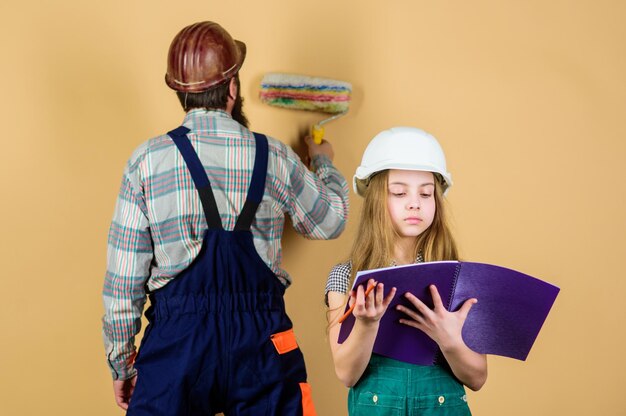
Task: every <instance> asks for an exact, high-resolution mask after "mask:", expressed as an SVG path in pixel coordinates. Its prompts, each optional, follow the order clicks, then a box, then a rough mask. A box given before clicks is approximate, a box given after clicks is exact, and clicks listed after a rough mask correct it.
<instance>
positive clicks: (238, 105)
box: [231, 88, 250, 128]
mask: <svg viewBox="0 0 626 416" xmlns="http://www.w3.org/2000/svg"><path fill="white" fill-rule="evenodd" d="M231 115H232V117H233V120H235V121H237V122H238V123H239V124H241V125H242V126H244V127H245V128H248V126H249V124H250V123H249V122H248V118H247V117H246V115H245V114H244V112H243V97H242V96H241V94H240V93H239V88H237V97H236V98H235V105H234V106H233V111H232V113H231Z"/></svg>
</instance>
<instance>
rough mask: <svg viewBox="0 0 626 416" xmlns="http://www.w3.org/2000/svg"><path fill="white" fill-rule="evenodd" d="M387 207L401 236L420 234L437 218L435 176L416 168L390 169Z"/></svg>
mask: <svg viewBox="0 0 626 416" xmlns="http://www.w3.org/2000/svg"><path fill="white" fill-rule="evenodd" d="M387 189H388V196H387V206H388V208H389V214H390V216H391V222H392V224H393V227H394V229H395V231H396V232H397V233H398V235H399V236H400V237H401V238H409V237H417V236H418V235H420V234H421V233H423V232H424V231H425V230H426V229H428V227H430V225H431V224H432V223H433V219H434V217H435V211H436V204H435V195H434V194H435V176H434V175H433V173H432V172H424V171H416V170H397V169H391V170H390V171H389V178H388V180H387Z"/></svg>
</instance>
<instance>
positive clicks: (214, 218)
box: [167, 126, 222, 229]
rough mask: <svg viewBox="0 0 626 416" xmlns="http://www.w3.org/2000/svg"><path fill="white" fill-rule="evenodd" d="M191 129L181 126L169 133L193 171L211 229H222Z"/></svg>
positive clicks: (192, 175) (209, 183)
mask: <svg viewBox="0 0 626 416" xmlns="http://www.w3.org/2000/svg"><path fill="white" fill-rule="evenodd" d="M189 131H190V130H189V129H188V128H187V127H184V126H180V127H178V128H176V129H174V130H172V131H170V132H169V133H167V134H168V135H169V136H170V137H171V138H172V140H174V143H175V144H176V147H178V150H179V151H180V153H181V154H182V156H183V159H184V160H185V163H186V164H187V168H188V169H189V172H190V173H191V178H192V179H193V182H194V184H195V185H196V189H197V190H198V194H199V195H200V201H201V202H202V208H203V209H204V216H205V218H206V222H207V224H208V226H209V229H221V228H222V220H221V218H220V213H219V211H218V210H217V203H216V202H215V196H214V195H213V191H212V190H211V182H209V177H208V176H207V174H206V171H205V170H204V165H202V162H201V161H200V158H198V154H197V153H196V151H195V150H194V148H193V146H192V145H191V142H190V141H189V138H188V137H187V133H189Z"/></svg>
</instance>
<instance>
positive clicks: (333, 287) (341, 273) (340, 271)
mask: <svg viewBox="0 0 626 416" xmlns="http://www.w3.org/2000/svg"><path fill="white" fill-rule="evenodd" d="M351 272H352V263H351V262H349V261H348V262H346V263H340V264H338V265H336V266H335V267H333V268H332V269H331V271H330V273H329V275H328V280H327V281H326V290H325V291H324V301H325V302H326V306H328V292H337V293H343V294H345V293H348V286H349V284H350V273H351Z"/></svg>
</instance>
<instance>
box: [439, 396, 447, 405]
mask: <svg viewBox="0 0 626 416" xmlns="http://www.w3.org/2000/svg"><path fill="white" fill-rule="evenodd" d="M437 400H438V401H439V404H443V402H445V401H446V398H445V397H443V396H439V398H438V399H437Z"/></svg>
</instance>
